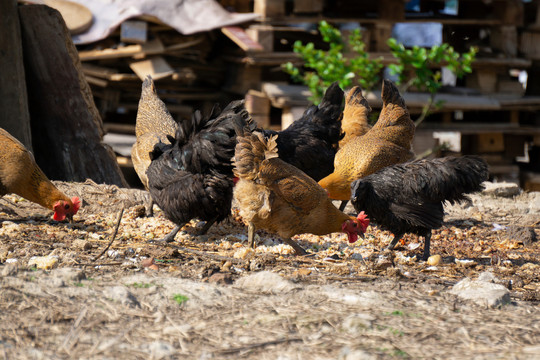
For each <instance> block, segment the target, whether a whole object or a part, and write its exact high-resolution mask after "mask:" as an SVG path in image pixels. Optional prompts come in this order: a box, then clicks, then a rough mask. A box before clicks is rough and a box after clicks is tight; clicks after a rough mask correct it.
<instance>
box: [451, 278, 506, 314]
mask: <svg viewBox="0 0 540 360" xmlns="http://www.w3.org/2000/svg"><path fill="white" fill-rule="evenodd" d="M493 278H494V277H493V275H492V274H491V275H490V274H486V273H483V274H481V276H480V277H479V279H477V280H471V279H469V278H465V279H463V280H461V281H460V282H458V283H457V284H456V285H454V287H453V288H452V289H451V290H450V293H451V294H454V295H457V296H459V297H460V298H462V299H465V300H472V301H474V302H475V303H477V304H479V305H483V306H489V307H497V306H501V305H505V304H508V303H510V291H508V289H507V288H506V287H505V286H503V285H500V284H497V283H495V282H493ZM488 279H489V281H486V280H488Z"/></svg>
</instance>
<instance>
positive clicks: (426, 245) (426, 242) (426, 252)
mask: <svg viewBox="0 0 540 360" xmlns="http://www.w3.org/2000/svg"><path fill="white" fill-rule="evenodd" d="M402 236H403V234H397V235H394V238H393V239H392V242H391V243H390V245H388V247H387V249H388V250H394V247H395V246H396V244H397V242H398V241H399V239H401V237H402ZM430 245H431V231H430V232H428V233H426V234H425V235H424V255H423V256H422V260H424V261H427V259H428V258H429V247H430Z"/></svg>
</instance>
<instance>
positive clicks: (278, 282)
mask: <svg viewBox="0 0 540 360" xmlns="http://www.w3.org/2000/svg"><path fill="white" fill-rule="evenodd" d="M235 286H236V287H240V288H243V289H246V290H250V291H258V292H263V293H269V294H280V293H286V292H289V291H292V290H293V289H294V285H293V283H292V282H290V281H288V280H285V279H283V278H282V277H281V276H279V275H278V274H276V273H273V272H270V271H260V272H257V273H254V274H250V275H248V276H245V277H243V278H240V279H238V280H236V283H235Z"/></svg>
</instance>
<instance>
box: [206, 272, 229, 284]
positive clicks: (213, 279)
mask: <svg viewBox="0 0 540 360" xmlns="http://www.w3.org/2000/svg"><path fill="white" fill-rule="evenodd" d="M208 282H209V283H214V284H232V282H233V281H232V278H231V275H230V274H226V273H222V272H218V273H215V274H213V275H212V276H210V277H209V278H208Z"/></svg>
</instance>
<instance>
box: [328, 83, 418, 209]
mask: <svg viewBox="0 0 540 360" xmlns="http://www.w3.org/2000/svg"><path fill="white" fill-rule="evenodd" d="M382 100H383V108H382V111H381V114H380V116H379V119H378V121H377V123H376V124H375V125H374V126H373V127H372V128H371V129H370V130H369V131H368V132H367V133H366V134H365V135H363V136H360V137H355V138H352V139H350V140H349V142H348V143H346V144H345V146H344V147H343V148H341V149H340V150H339V151H338V152H337V154H336V157H335V160H334V173H332V174H330V175H329V176H327V177H326V178H324V179H322V180H321V181H320V182H319V184H320V185H321V186H322V187H323V188H325V189H326V190H327V191H328V192H329V195H330V197H332V198H334V199H338V200H349V198H350V186H351V182H352V181H354V180H356V179H359V178H362V177H364V176H367V175H369V174H373V173H374V172H377V171H378V170H380V169H382V168H384V167H386V166H389V165H393V164H396V163H401V162H404V161H407V160H410V159H412V158H413V156H414V154H413V153H412V151H411V145H412V141H413V138H414V131H415V126H414V123H413V121H412V120H411V117H410V115H409V112H408V110H407V107H406V106H405V102H404V101H403V98H402V97H401V95H400V94H399V91H398V89H397V88H396V86H395V85H394V84H393V83H392V82H390V81H388V80H385V81H384V83H383V89H382Z"/></svg>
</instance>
